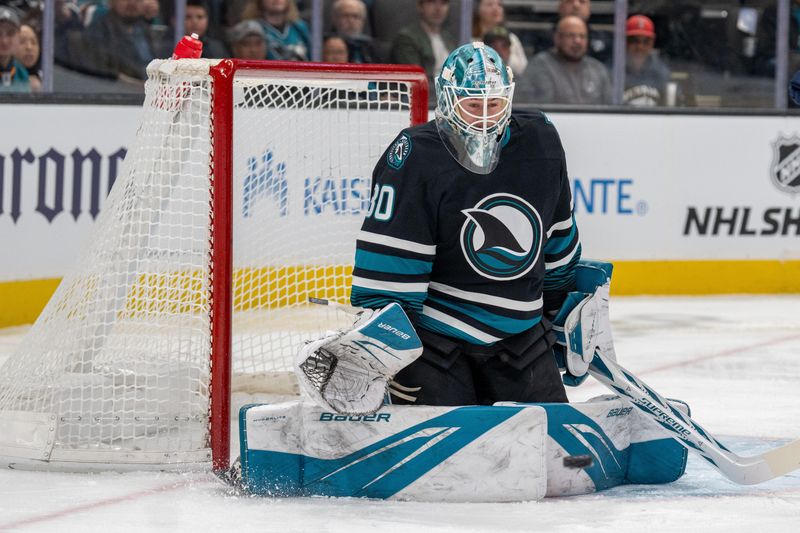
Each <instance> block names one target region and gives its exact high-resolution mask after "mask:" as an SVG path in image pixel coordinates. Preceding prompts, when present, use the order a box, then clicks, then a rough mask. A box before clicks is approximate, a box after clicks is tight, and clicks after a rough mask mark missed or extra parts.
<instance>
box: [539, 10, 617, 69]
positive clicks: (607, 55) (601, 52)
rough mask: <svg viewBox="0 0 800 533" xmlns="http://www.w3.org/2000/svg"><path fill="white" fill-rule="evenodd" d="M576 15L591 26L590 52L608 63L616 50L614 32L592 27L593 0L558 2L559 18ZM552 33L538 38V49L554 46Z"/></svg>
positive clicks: (602, 61) (599, 59)
mask: <svg viewBox="0 0 800 533" xmlns="http://www.w3.org/2000/svg"><path fill="white" fill-rule="evenodd" d="M569 16H575V17H579V18H580V19H581V20H583V21H584V22H585V23H586V24H587V26H588V27H589V37H588V45H587V46H588V53H589V55H590V56H592V57H594V58H595V59H597V60H598V61H600V62H601V63H608V62H609V61H610V60H611V54H612V51H613V50H614V34H613V33H612V32H608V31H598V30H595V29H593V28H592V27H591V25H590V24H589V19H590V18H591V16H592V1H591V0H560V1H559V3H558V18H559V20H560V19H562V18H564V17H569ZM552 35H553V34H552V33H548V34H546V35H542V36H540V38H539V39H538V40H536V43H535V45H536V49H537V50H546V49H549V48H551V47H552V46H553V41H552Z"/></svg>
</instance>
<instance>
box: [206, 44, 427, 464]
mask: <svg viewBox="0 0 800 533" xmlns="http://www.w3.org/2000/svg"><path fill="white" fill-rule="evenodd" d="M256 71H269V72H270V74H271V75H272V76H273V77H284V76H285V77H287V78H289V77H291V78H295V79H297V78H308V79H319V78H323V79H324V78H325V77H330V78H333V79H339V80H341V79H353V80H358V79H364V78H365V77H368V78H370V79H373V80H376V81H401V82H404V83H408V84H409V85H410V89H411V102H410V106H411V112H410V116H411V120H410V125H412V126H413V125H418V124H422V123H425V122H427V121H428V81H427V78H426V76H425V72H424V70H423V69H422V68H421V67H419V66H416V65H389V64H352V63H343V64H331V63H308V62H294V61H270V60H264V61H256V60H239V59H223V60H222V61H220V62H219V63H217V64H216V65H214V66H212V67H210V68H209V75H210V76H211V79H212V82H213V87H214V89H213V91H212V93H211V95H212V100H211V124H210V128H211V132H210V135H211V158H210V169H209V172H210V176H211V178H212V180H211V215H210V216H211V220H210V226H211V240H212V246H211V267H210V272H209V273H210V276H211V282H210V292H211V293H210V295H209V297H210V309H211V324H210V326H211V336H210V342H211V345H210V349H211V355H210V358H211V361H210V364H211V374H210V394H209V396H210V413H209V424H210V428H209V438H210V440H211V442H210V446H211V457H212V459H211V461H212V469H213V470H214V471H220V470H225V469H227V468H228V467H229V462H230V431H231V420H230V409H231V360H232V359H231V357H232V353H231V352H232V333H233V331H232V315H233V283H232V280H233V253H232V249H231V245H232V242H233V222H232V221H233V195H232V186H233V182H232V172H233V112H234V108H233V79H234V77H235V75H236V74H242V73H245V74H246V73H247V72H256Z"/></svg>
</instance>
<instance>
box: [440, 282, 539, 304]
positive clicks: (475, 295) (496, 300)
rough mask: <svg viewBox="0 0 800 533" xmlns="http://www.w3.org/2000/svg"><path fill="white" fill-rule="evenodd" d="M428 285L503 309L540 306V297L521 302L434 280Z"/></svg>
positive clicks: (471, 300) (459, 296)
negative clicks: (470, 290)
mask: <svg viewBox="0 0 800 533" xmlns="http://www.w3.org/2000/svg"><path fill="white" fill-rule="evenodd" d="M429 286H430V288H431V289H434V290H437V291H439V292H443V293H445V294H449V295H450V296H455V297H456V298H461V299H464V300H469V301H470V302H475V303H481V304H486V305H493V306H495V307H502V308H504V309H511V310H514V311H536V310H538V309H541V308H542V298H539V299H537V300H534V301H532V302H523V301H520V300H511V299H509V298H501V297H500V296H490V295H488V294H483V293H480V292H469V291H464V290H461V289H457V288H456V287H451V286H449V285H445V284H443V283H437V282H435V281H431V283H430V285H429Z"/></svg>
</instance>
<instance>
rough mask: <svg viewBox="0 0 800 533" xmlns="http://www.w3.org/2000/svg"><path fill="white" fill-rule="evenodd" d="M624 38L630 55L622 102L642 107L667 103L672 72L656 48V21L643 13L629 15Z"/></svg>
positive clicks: (626, 67) (626, 66)
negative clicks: (668, 85)
mask: <svg viewBox="0 0 800 533" xmlns="http://www.w3.org/2000/svg"><path fill="white" fill-rule="evenodd" d="M625 39H626V43H627V55H628V58H627V62H626V63H625V93H624V95H623V98H622V101H623V102H624V103H625V104H627V105H632V106H640V107H652V106H658V105H666V104H667V102H666V91H667V84H668V83H669V80H670V71H669V67H667V65H666V64H664V62H663V61H662V60H661V58H660V57H659V56H658V53H657V52H656V51H655V50H653V46H654V45H655V42H656V32H655V25H654V24H653V21H652V20H651V19H650V18H649V17H646V16H644V15H633V16H632V17H629V18H628V21H627V22H626V24H625ZM672 103H674V102H672Z"/></svg>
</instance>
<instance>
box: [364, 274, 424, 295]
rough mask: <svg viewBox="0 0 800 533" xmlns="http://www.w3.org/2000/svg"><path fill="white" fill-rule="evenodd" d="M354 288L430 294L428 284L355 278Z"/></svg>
mask: <svg viewBox="0 0 800 533" xmlns="http://www.w3.org/2000/svg"><path fill="white" fill-rule="evenodd" d="M353 287H363V288H365V289H373V290H377V291H392V292H428V284H427V283H403V282H398V281H381V280H378V279H369V278H361V277H358V276H353Z"/></svg>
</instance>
